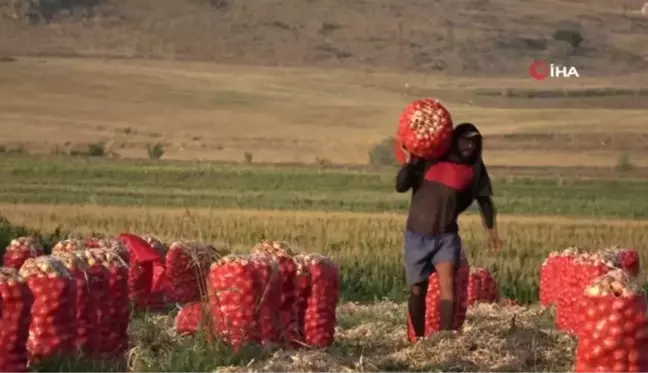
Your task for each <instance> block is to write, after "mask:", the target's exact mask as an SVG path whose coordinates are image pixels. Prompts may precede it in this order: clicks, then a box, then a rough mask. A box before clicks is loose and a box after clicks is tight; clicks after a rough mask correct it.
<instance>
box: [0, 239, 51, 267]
mask: <svg viewBox="0 0 648 373" xmlns="http://www.w3.org/2000/svg"><path fill="white" fill-rule="evenodd" d="M41 255H44V251H43V247H42V246H41V244H40V243H39V242H38V240H37V239H36V238H34V237H18V238H16V239H13V240H11V242H10V243H9V246H7V250H6V251H5V253H4V257H3V258H2V263H3V266H4V267H7V268H13V269H20V267H22V265H23V263H25V261H26V260H27V259H29V258H36V257H38V256H41Z"/></svg>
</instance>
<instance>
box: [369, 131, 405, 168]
mask: <svg viewBox="0 0 648 373" xmlns="http://www.w3.org/2000/svg"><path fill="white" fill-rule="evenodd" d="M394 141H395V139H394V138H393V137H388V138H386V139H384V140H383V141H382V142H380V143H378V144H376V145H374V147H373V148H371V150H370V151H369V164H370V165H372V166H394V165H397V164H398V162H397V161H396V159H395V158H394Z"/></svg>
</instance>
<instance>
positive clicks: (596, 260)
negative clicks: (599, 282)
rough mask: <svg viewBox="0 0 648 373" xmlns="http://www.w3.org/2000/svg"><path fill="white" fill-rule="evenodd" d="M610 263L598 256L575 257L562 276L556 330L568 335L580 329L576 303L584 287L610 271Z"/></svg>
mask: <svg viewBox="0 0 648 373" xmlns="http://www.w3.org/2000/svg"><path fill="white" fill-rule="evenodd" d="M611 264H612V263H608V262H606V261H604V260H603V258H602V257H601V256H600V255H599V254H589V253H583V254H580V255H578V256H576V257H575V258H574V259H573V260H572V262H571V265H570V268H569V269H567V270H568V271H569V273H567V274H566V276H563V282H562V283H561V284H560V286H561V287H562V288H563V291H562V292H561V293H560V294H559V297H558V299H557V307H556V320H555V324H556V328H558V329H562V330H565V331H567V332H570V333H577V332H578V328H579V327H580V325H579V322H578V319H577V316H578V313H579V312H580V310H579V309H578V303H579V301H580V298H581V297H582V296H583V291H584V290H585V287H586V286H587V285H588V284H590V283H591V282H592V281H593V280H594V279H596V278H597V277H600V276H602V275H604V274H606V273H607V272H609V271H610V269H612V268H611Z"/></svg>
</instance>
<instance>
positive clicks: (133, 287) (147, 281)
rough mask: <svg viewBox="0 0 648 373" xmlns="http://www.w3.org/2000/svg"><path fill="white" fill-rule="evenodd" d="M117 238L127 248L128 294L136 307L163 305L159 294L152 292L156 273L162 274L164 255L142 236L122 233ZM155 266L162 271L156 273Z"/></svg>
mask: <svg viewBox="0 0 648 373" xmlns="http://www.w3.org/2000/svg"><path fill="white" fill-rule="evenodd" d="M119 239H120V240H121V241H122V242H123V243H124V245H126V247H127V248H128V256H129V258H130V263H129V266H128V294H129V297H130V300H131V301H132V302H133V304H134V306H135V307H136V308H138V309H154V308H161V307H162V306H164V301H163V299H161V297H160V294H153V284H154V282H155V278H154V277H155V276H156V275H163V272H164V256H163V253H161V252H160V251H159V250H156V249H154V248H153V247H152V246H151V245H150V244H149V243H148V242H147V241H146V240H145V239H144V238H142V237H140V236H137V235H134V234H130V233H122V234H120V235H119ZM156 267H162V268H161V269H160V271H162V273H156V272H155V269H156Z"/></svg>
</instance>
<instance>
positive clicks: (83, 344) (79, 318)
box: [52, 245, 92, 352]
mask: <svg viewBox="0 0 648 373" xmlns="http://www.w3.org/2000/svg"><path fill="white" fill-rule="evenodd" d="M57 246H58V245H57ZM52 256H53V257H55V258H57V259H59V260H60V261H61V262H62V263H63V264H64V265H65V267H66V268H67V270H68V272H69V273H70V275H71V276H72V278H74V280H75V282H76V292H75V307H74V310H75V319H76V322H75V324H76V333H75V337H74V347H75V348H76V350H77V351H79V352H90V350H89V333H90V329H91V326H92V325H91V323H90V312H89V304H90V297H89V293H88V290H89V287H88V279H89V278H88V273H87V270H88V263H87V262H86V261H85V260H84V259H83V257H81V256H78V255H76V254H75V253H73V252H68V251H65V250H58V251H56V252H52Z"/></svg>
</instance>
